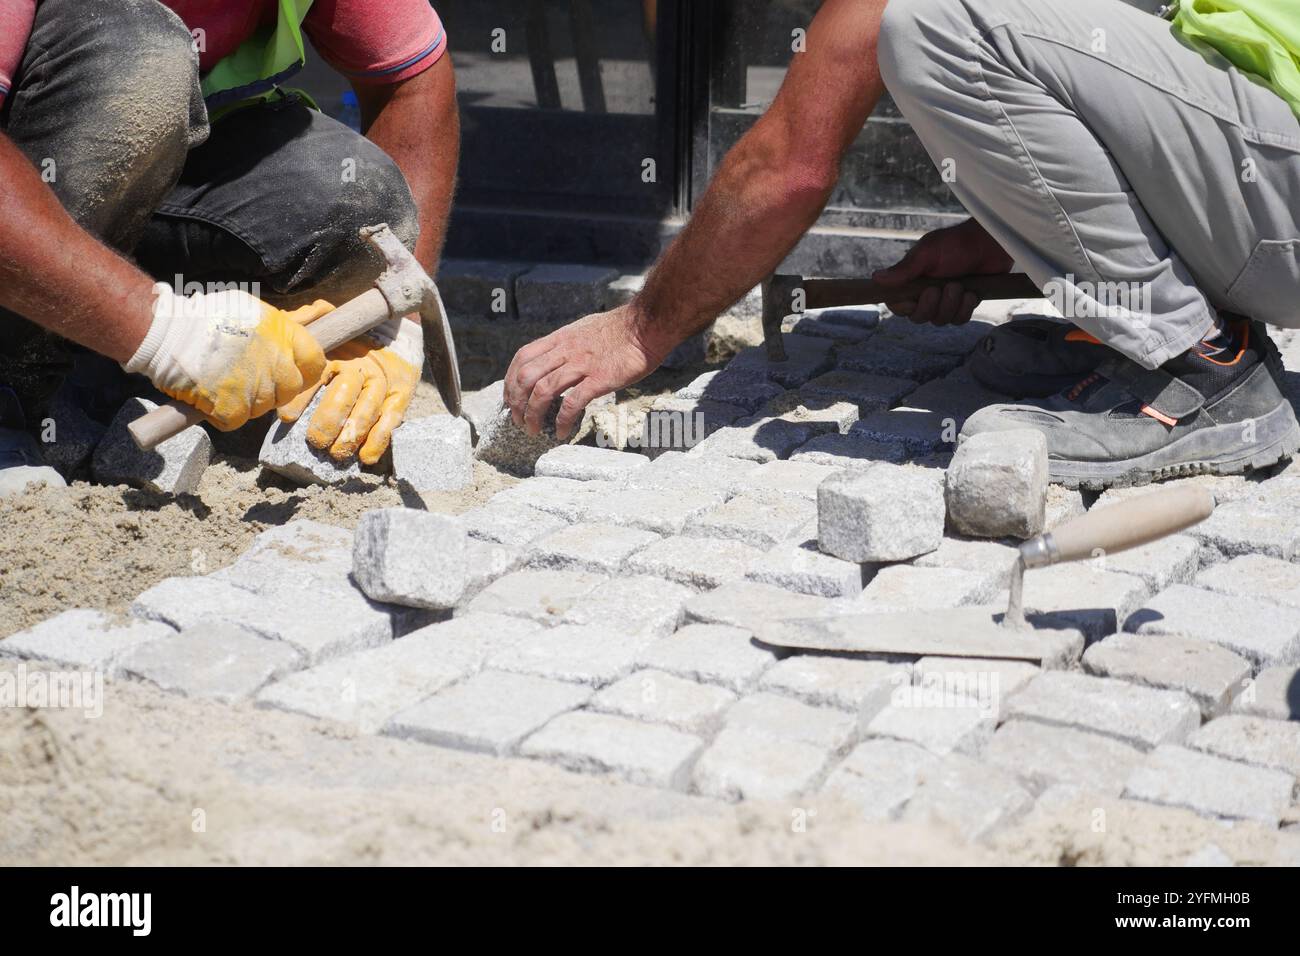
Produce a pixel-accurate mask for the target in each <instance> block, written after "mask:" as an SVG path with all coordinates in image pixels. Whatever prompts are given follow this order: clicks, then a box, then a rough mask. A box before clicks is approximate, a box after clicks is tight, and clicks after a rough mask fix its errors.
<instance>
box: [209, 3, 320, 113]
mask: <svg viewBox="0 0 1300 956" xmlns="http://www.w3.org/2000/svg"><path fill="white" fill-rule="evenodd" d="M311 5H312V0H280V9H279V15H278V17H277V18H276V23H275V26H267V27H262V28H260V29H259V30H258V31H257V32H256V33H254V34H253V35H252V36H251V37H249V38H248V39H247V40H245V41H244V42H243V43H242V44H240V47H239V49H238V50H236V51H235V52H234V53H231V54H230V55H229V56H227V57H224V58H223V59H222V60H221V61H220V62H219V63H217V65H216V66H214V67H213V68H212V69H211V70H209V71H208V75H207V76H205V77H204V78H203V101H204V102H205V103H206V104H207V107H208V116H209V118H210V119H213V120H215V119H217V117H218V116H220V115H222V114H224V113H228V112H230V111H231V110H232V109H238V108H239V107H241V106H249V105H252V104H253V103H258V102H261V101H263V100H269V99H272V98H274V97H276V96H279V95H280V93H279V88H280V84H281V83H283V82H284V81H285V80H287V79H288V78H289V77H291V76H293V75H294V74H295V73H297V72H298V71H299V70H301V69H302V68H303V66H305V65H306V63H307V51H306V47H305V46H304V45H303V41H302V21H303V20H305V19H306V18H307V11H308V10H310V9H311ZM295 92H298V93H299V95H302V96H304V98H305V99H307V101H308V103H311V99H310V97H306V95H305V94H302V93H301V91H295ZM311 105H312V106H315V104H314V103H311Z"/></svg>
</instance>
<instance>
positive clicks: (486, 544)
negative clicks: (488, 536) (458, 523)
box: [460, 538, 524, 603]
mask: <svg viewBox="0 0 1300 956" xmlns="http://www.w3.org/2000/svg"><path fill="white" fill-rule="evenodd" d="M523 563H524V556H523V554H522V553H521V552H520V551H518V550H516V549H514V548H508V547H506V546H505V545H504V544H493V543H492V542H490V541H480V540H478V539H477V538H466V539H465V590H464V591H463V592H462V593H461V596H460V600H461V603H466V602H468V601H469V600H470V599H472V598H473V597H474V596H475V595H476V594H478V593H479V592H480V591H482V590H483V589H484V588H485V587H487V586H488V585H489V584H491V583H492V582H493V581H495V580H496V579H497V578H499V577H502V576H504V575H506V574H509V573H510V572H511V571H513V570H515V569H516V568H518V567H519V566H520V565H521V564H523Z"/></svg>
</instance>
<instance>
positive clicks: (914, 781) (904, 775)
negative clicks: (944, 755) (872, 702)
mask: <svg viewBox="0 0 1300 956" xmlns="http://www.w3.org/2000/svg"><path fill="white" fill-rule="evenodd" d="M939 760H940V758H939V757H937V756H936V755H935V754H932V753H930V751H928V750H926V749H924V748H923V747H918V746H916V745H915V744H909V743H905V742H904V741H901V740H888V739H885V738H876V739H872V740H865V741H863V742H862V743H860V744H858V745H857V746H856V747H855V748H853V751H852V752H851V753H850V754H849V755H848V756H847V757H845V758H844V762H843V763H841V764H840V765H839V766H838V767H836V768H835V769H834V770H833V771H832V772H831V774H830V776H829V777H827V778H826V784H825V786H824V787H823V788H822V789H823V791H824V792H826V793H831V794H836V795H838V796H840V797H843V798H844V799H846V800H848V801H849V802H851V803H852V804H854V805H855V806H857V807H859V808H860V809H861V810H862V815H863V816H864V817H865V818H866V819H868V820H890V819H894V818H896V817H897V816H898V814H899V813H900V812H901V811H902V809H903V807H904V805H906V803H907V801H908V800H910V799H911V798H912V795H913V794H915V793H916V788H917V787H918V786H919V785H920V782H921V778H922V775H923V774H924V773H925V771H926V770H928V769H930V768H932V767H934V766H936V765H937V764H938V763H939Z"/></svg>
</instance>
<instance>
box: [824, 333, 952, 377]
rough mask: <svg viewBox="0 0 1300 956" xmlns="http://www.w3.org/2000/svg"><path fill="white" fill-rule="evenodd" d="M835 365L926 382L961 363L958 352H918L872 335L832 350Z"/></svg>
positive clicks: (946, 372)
mask: <svg viewBox="0 0 1300 956" xmlns="http://www.w3.org/2000/svg"><path fill="white" fill-rule="evenodd" d="M835 364H836V366H837V367H838V368H844V369H851V370H853V371H856V372H869V373H871V374H873V375H884V376H889V377H892V378H910V379H911V380H912V381H914V382H928V381H929V380H930V379H932V378H938V377H939V376H940V375H947V374H948V373H949V372H951V371H952V370H953V369H955V368H956V367H957V366H958V365H960V364H961V356H958V355H942V354H940V353H938V352H918V351H916V350H914V349H907V348H903V347H902V346H900V345H895V344H894V343H892V342H886V341H877V340H876V338H875V336H872V338H871V339H870V340H869V341H867V342H863V343H861V344H859V345H841V346H840V347H838V348H837V349H836V350H835Z"/></svg>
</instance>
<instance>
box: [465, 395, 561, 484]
mask: <svg viewBox="0 0 1300 956" xmlns="http://www.w3.org/2000/svg"><path fill="white" fill-rule="evenodd" d="M559 408H560V403H559V402H558V401H557V402H555V404H554V405H552V407H551V410H550V412H549V413H548V415H547V418H546V422H545V425H544V427H543V428H542V430H541V431H540V432H539V433H538V434H537V435H530V434H528V432H527V431H525V430H524V429H522V428H518V427H516V426H515V423H514V420H513V419H512V418H511V417H510V409H509V408H507V407H506V406H505V405H502V406H500V407H499V408H497V410H496V412H495V413H494V414H493V415H492V417H491V418H489V419H488V420H487V421H486V422H484V423H483V425H482V426H481V427H480V426H478V425H475V430H476V431H477V432H478V444H477V445H475V446H474V457H475V458H477V459H479V460H480V461H485V462H487V463H488V464H489V465H494V466H496V467H497V468H499V469H501V470H502V471H505V472H509V473H510V474H512V475H520V476H523V477H527V476H529V475H531V474H532V473H533V468H534V466H536V464H537V459H539V458H541V457H542V456H543V455H544V454H546V453H547V452H548V451H550V450H551V449H552V448H556V447H558V446H560V445H563V444H564V442H562V441H560V440H559V439H558V438H556V437H555V416H556V415H558V414H559Z"/></svg>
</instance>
